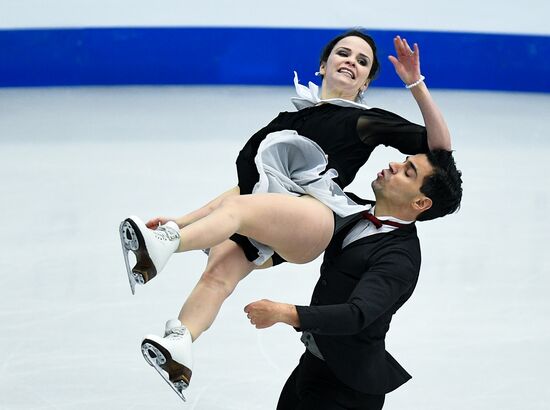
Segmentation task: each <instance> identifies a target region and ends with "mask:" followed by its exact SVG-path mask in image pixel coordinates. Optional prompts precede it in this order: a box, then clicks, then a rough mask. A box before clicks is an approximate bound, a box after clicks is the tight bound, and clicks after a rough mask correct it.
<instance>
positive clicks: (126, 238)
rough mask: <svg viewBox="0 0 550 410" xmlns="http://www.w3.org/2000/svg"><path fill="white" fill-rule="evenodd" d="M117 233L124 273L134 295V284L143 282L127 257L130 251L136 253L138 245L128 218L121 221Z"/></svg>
mask: <svg viewBox="0 0 550 410" xmlns="http://www.w3.org/2000/svg"><path fill="white" fill-rule="evenodd" d="M119 235H120V243H121V245H122V255H123V256H124V263H125V265H126V273H127V274H128V281H129V283H130V289H131V290H132V295H135V293H136V284H137V283H143V278H140V277H136V274H135V273H134V272H133V270H132V268H131V267H130V260H129V259H128V254H129V253H130V252H134V253H136V251H137V250H139V247H140V246H139V240H138V237H137V235H136V232H135V230H134V227H133V226H132V224H131V223H130V220H129V219H125V220H124V221H122V222H121V224H120V227H119Z"/></svg>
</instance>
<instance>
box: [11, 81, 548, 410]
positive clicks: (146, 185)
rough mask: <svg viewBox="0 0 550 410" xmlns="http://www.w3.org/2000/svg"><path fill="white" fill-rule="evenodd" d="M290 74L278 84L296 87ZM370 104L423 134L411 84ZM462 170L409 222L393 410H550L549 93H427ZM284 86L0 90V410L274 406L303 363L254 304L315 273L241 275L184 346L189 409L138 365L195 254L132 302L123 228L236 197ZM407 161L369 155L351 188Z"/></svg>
mask: <svg viewBox="0 0 550 410" xmlns="http://www.w3.org/2000/svg"><path fill="white" fill-rule="evenodd" d="M289 80H290V78H289ZM369 93H370V94H369V97H368V101H367V103H369V104H370V105H373V106H379V107H382V108H386V109H389V110H391V111H393V112H396V113H399V114H400V115H402V116H404V117H406V118H409V119H411V120H413V121H417V122H422V119H421V116H420V113H419V111H418V109H417V107H416V105H415V103H414V101H413V99H412V97H411V96H410V95H409V94H408V93H407V92H406V91H405V90H388V89H377V88H376V87H373V88H372V89H371V90H369ZM433 94H434V96H435V98H436V100H437V101H438V103H439V104H440V106H441V108H442V110H443V112H444V113H445V115H446V118H447V121H448V123H449V126H450V128H451V130H452V134H453V138H454V148H455V149H456V158H457V162H458V164H459V167H460V168H461V169H462V171H463V173H464V199H463V203H462V209H461V210H460V212H459V213H458V214H456V215H452V216H448V217H446V218H444V219H441V220H437V221H433V222H425V223H419V236H420V240H421V243H422V249H423V266H422V271H421V276H420V281H419V284H418V287H417V289H416V292H415V294H414V295H413V297H412V298H411V300H410V301H409V302H408V303H407V304H406V305H405V306H404V307H403V308H402V309H401V310H400V311H399V312H398V313H397V315H396V316H395V317H394V320H393V322H392V329H391V331H390V332H389V334H388V337H387V349H388V350H389V351H390V352H391V353H392V354H393V355H394V357H396V358H397V360H399V361H400V363H401V364H402V365H403V366H404V367H405V368H406V369H407V370H408V371H409V372H410V373H411V374H412V375H413V379H412V380H411V381H409V382H408V383H406V384H405V385H404V386H402V387H401V388H399V389H398V390H396V391H395V392H393V393H390V394H389V395H388V396H387V399H386V405H385V407H384V409H385V410H402V409H406V410H464V409H467V410H492V409H495V410H527V409H528V410H546V409H548V408H549V407H548V406H549V405H550V404H549V403H550V388H549V387H548V376H547V374H548V369H549V368H550V328H549V318H550V302H549V296H548V294H549V293H550V262H549V258H548V255H549V253H550V233H549V230H550V221H549V217H548V211H549V208H550V165H549V164H550V162H549V160H550V132H549V131H548V128H549V125H550V121H549V120H550V115H549V114H550V95H545V94H519V93H518V94H511V93H488V92H487V93H485V92H464V91H457V92H450V91H434V92H433ZM291 95H292V89H291V88H290V87H288V88H286V87H285V88H268V87H265V88H263V87H262V88H260V87H257V88H256V87H253V88H246V87H242V88H238V87H234V88H215V87H160V88H154V87H151V88H149V87H122V88H50V89H48V88H45V89H0V176H1V185H0V187H1V188H0V189H1V192H2V195H1V201H0V218H1V221H2V223H1V226H2V229H1V231H0V232H1V233H0V252H1V259H0V271H1V276H0V408H2V409H10V410H11V409H79V410H84V409H200V410H217V409H223V410H229V409H235V410H248V409H250V410H252V409H274V408H275V404H276V402H277V398H278V394H279V391H280V389H281V387H282V385H283V383H284V381H285V380H286V377H287V376H288V375H289V373H290V371H291V370H292V369H293V368H294V366H295V365H296V363H297V360H298V358H299V356H300V354H301V352H302V350H303V348H302V345H301V343H300V341H299V334H298V333H296V332H295V331H294V330H293V329H291V328H290V327H288V326H283V325H277V326H274V327H272V328H270V329H267V330H262V331H258V330H256V329H255V328H253V327H252V326H251V325H250V324H249V323H248V321H247V319H246V316H245V314H244V313H243V311H242V310H243V307H244V306H245V305H246V304H247V303H249V302H251V301H254V300H257V299H261V298H269V299H273V300H277V301H283V302H291V303H296V304H306V303H308V302H309V298H310V295H311V292H312V290H313V285H314V284H315V282H316V278H317V274H318V266H319V261H316V262H314V263H311V264H309V265H303V266H295V265H294V266H291V265H289V264H286V265H284V266H281V267H278V268H275V269H271V270H267V271H262V272H255V273H253V274H251V275H250V276H249V277H248V278H247V279H246V280H245V281H243V282H242V283H241V284H240V285H239V287H238V288H237V290H236V292H235V293H234V294H233V295H232V296H231V298H230V299H229V300H228V301H227V303H226V304H225V305H224V307H223V309H222V311H221V313H220V315H219V317H218V319H217V321H216V323H215V324H214V326H213V327H212V328H211V329H210V330H209V331H208V332H207V333H205V334H204V335H203V336H202V337H201V338H200V339H199V340H198V341H197V343H195V345H194V347H195V350H194V352H195V360H196V365H195V368H194V372H193V381H192V384H191V387H190V388H189V389H188V390H187V395H188V398H189V400H188V402H187V403H186V404H183V403H181V402H180V401H179V399H178V398H177V396H176V395H175V394H174V393H173V392H172V391H171V390H170V389H169V387H168V386H167V385H166V384H165V383H164V382H163V381H162V380H161V379H160V377H159V376H158V375H157V374H156V373H155V372H154V371H153V369H152V368H150V367H149V366H148V365H146V363H145V361H144V360H143V358H142V356H141V352H140V348H139V343H140V340H141V337H142V336H143V335H145V334H147V333H161V332H162V330H163V327H164V322H165V320H167V319H169V318H172V317H175V316H176V315H177V313H178V312H179V309H180V307H181V304H182V302H183V301H184V299H185V298H186V296H187V295H188V293H189V292H190V290H191V289H192V287H193V286H194V284H195V283H196V281H197V279H198V278H199V275H200V273H201V268H202V267H203V266H204V264H205V261H206V257H205V256H204V255H203V254H202V253H201V252H194V253H188V254H183V255H177V256H175V257H173V258H172V260H171V261H170V263H169V264H168V266H167V268H166V269H165V271H163V272H162V274H161V275H160V276H159V277H158V278H156V279H155V280H154V281H152V282H151V283H150V284H148V285H147V286H146V287H139V288H138V289H137V292H136V295H135V296H132V295H131V293H130V289H129V287H128V283H127V278H126V273H125V270H124V263H123V258H122V252H121V249H120V243H119V238H118V224H119V222H120V221H121V219H122V218H124V217H125V216H126V215H128V214H136V215H140V216H141V217H143V218H148V217H152V216H156V215H174V216H175V215H179V214H183V213H184V212H186V211H189V210H191V209H194V208H196V207H198V206H200V205H202V204H203V203H205V202H206V201H207V200H209V199H211V198H213V197H214V196H215V195H217V194H219V193H220V192H222V191H223V190H225V189H228V188H230V187H231V186H234V185H235V183H236V173H235V168H234V160H235V158H236V155H237V152H238V150H239V148H240V146H241V145H242V144H243V143H244V142H245V141H246V140H247V139H248V137H249V136H250V135H251V134H252V133H253V132H254V131H255V130H257V129H258V128H260V127H261V126H262V125H263V124H265V123H267V122H268V121H269V120H270V119H272V118H273V117H275V115H276V114H277V113H278V112H279V111H281V110H290V109H292V108H291V105H290V102H289V97H290V96H291ZM402 158H403V156H402V155H401V154H399V153H398V152H397V151H394V150H391V149H389V148H383V147H381V148H378V149H377V151H375V154H374V155H373V157H372V158H371V160H370V161H369V163H368V164H367V165H366V166H365V167H364V168H363V169H362V170H361V172H360V173H359V175H358V177H357V179H356V181H355V182H354V183H353V185H352V186H351V187H350V188H349V190H351V191H354V192H356V193H358V194H362V196H367V197H372V196H371V191H370V188H369V186H370V185H369V184H370V181H371V180H372V179H373V178H374V176H375V174H376V172H377V171H378V170H380V169H382V168H383V167H385V166H386V164H387V161H389V160H393V159H398V160H400V159H402Z"/></svg>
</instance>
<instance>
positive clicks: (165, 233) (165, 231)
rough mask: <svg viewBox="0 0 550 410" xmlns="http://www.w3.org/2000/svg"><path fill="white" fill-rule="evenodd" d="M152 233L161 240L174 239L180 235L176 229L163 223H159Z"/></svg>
mask: <svg viewBox="0 0 550 410" xmlns="http://www.w3.org/2000/svg"><path fill="white" fill-rule="evenodd" d="M153 233H154V234H155V236H156V237H157V238H158V239H160V240H162V241H173V240H175V239H179V237H180V233H179V232H178V231H176V230H175V229H174V228H170V227H169V226H165V225H160V226H159V227H158V228H157V229H155V230H154V231H153Z"/></svg>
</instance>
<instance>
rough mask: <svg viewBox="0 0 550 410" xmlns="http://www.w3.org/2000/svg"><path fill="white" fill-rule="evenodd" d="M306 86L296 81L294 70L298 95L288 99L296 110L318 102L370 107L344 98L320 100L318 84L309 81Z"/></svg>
mask: <svg viewBox="0 0 550 410" xmlns="http://www.w3.org/2000/svg"><path fill="white" fill-rule="evenodd" d="M308 86H309V88H308V87H306V86H305V85H302V84H300V83H299V82H298V73H297V72H296V71H294V87H295V88H296V94H298V97H292V98H291V99H290V101H292V103H293V104H294V106H295V107H296V109H298V110H303V109H304V108H309V107H313V106H314V105H317V104H319V103H328V104H334V105H338V106H340V107H353V108H360V109H362V110H370V109H371V107H369V106H368V105H365V104H360V103H357V102H355V101H349V100H344V99H342V98H329V99H328V100H322V99H321V98H320V97H319V86H318V85H317V84H314V83H312V82H311V81H310V82H309V83H308Z"/></svg>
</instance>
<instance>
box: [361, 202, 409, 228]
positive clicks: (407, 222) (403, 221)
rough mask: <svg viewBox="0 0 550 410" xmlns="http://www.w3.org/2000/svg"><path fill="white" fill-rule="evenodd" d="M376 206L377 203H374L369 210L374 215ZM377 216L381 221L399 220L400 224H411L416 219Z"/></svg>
mask: <svg viewBox="0 0 550 410" xmlns="http://www.w3.org/2000/svg"><path fill="white" fill-rule="evenodd" d="M374 208H376V205H373V207H372V208H371V209H369V212H370V213H371V214H373V215H374ZM377 218H378V219H379V220H381V221H392V222H397V223H400V224H403V225H409V224H412V223H413V222H414V221H405V220H403V219H399V218H394V217H393V216H385V215H384V216H377Z"/></svg>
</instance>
